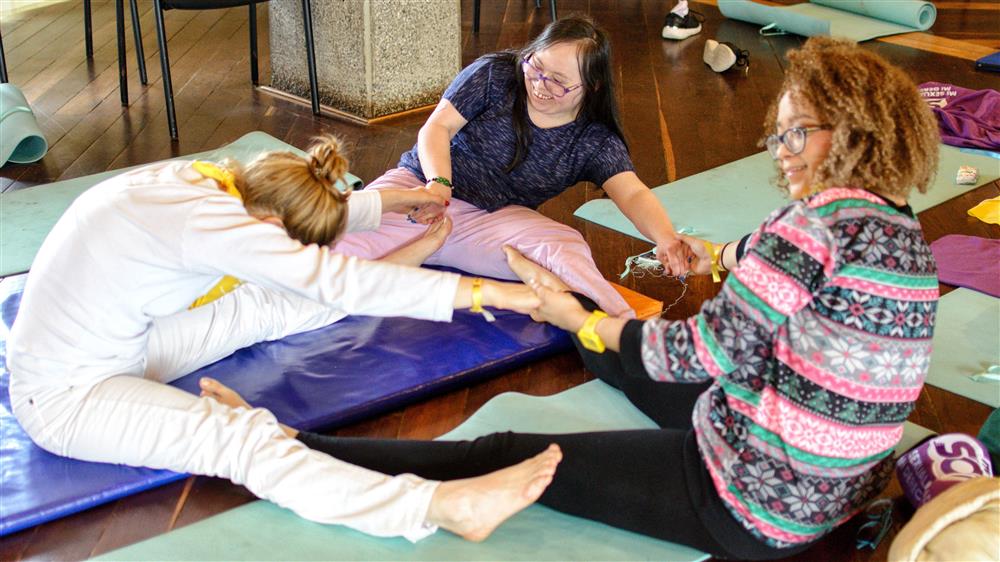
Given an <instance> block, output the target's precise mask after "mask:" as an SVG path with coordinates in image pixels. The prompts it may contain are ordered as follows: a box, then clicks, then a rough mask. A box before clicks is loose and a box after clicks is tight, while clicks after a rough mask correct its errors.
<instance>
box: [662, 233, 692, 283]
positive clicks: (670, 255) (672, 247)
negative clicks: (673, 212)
mask: <svg viewBox="0 0 1000 562" xmlns="http://www.w3.org/2000/svg"><path fill="white" fill-rule="evenodd" d="M689 257H692V256H691V254H690V252H689V250H688V246H687V245H686V244H685V243H684V242H682V241H681V240H680V238H679V237H678V236H674V237H671V238H668V239H666V240H658V241H657V243H656V259H658V260H660V263H662V264H663V269H664V271H665V272H666V273H667V275H685V274H686V273H687V272H688V258H689Z"/></svg>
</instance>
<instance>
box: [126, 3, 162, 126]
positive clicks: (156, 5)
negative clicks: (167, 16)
mask: <svg viewBox="0 0 1000 562" xmlns="http://www.w3.org/2000/svg"><path fill="white" fill-rule="evenodd" d="M118 2H119V3H120V2H121V0H118ZM153 12H154V15H155V16H156V41H157V42H158V43H159V46H160V72H161V74H162V75H163V99H164V101H165V102H166V103H167V125H168V126H169V128H170V138H171V139H173V140H177V114H176V113H174V86H173V84H172V83H171V82H170V57H169V56H168V55H167V31H166V29H164V27H163V5H162V4H161V3H160V0H153Z"/></svg>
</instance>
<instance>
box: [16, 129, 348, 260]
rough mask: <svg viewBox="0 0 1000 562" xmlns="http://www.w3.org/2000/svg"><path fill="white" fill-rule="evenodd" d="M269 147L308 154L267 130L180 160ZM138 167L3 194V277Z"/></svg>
mask: <svg viewBox="0 0 1000 562" xmlns="http://www.w3.org/2000/svg"><path fill="white" fill-rule="evenodd" d="M269 150H291V151H293V152H296V153H299V154H304V153H303V152H302V151H301V150H299V149H297V148H295V147H294V146H292V145H290V144H285V143H284V142H282V141H280V140H278V139H276V138H274V137H272V136H271V135H268V134H267V133H261V132H259V131H255V132H252V133H247V134H246V135H243V136H242V137H240V138H239V139H237V140H235V141H233V142H231V143H229V144H227V145H225V146H222V147H219V148H217V149H215V150H209V151H207V152H199V153H197V154H191V155H188V156H182V157H180V158H178V159H190V160H194V159H201V160H211V161H216V160H221V159H222V158H227V157H228V158H233V159H235V160H238V161H240V162H249V161H250V160H252V159H253V158H254V157H256V156H257V155H258V154H260V153H261V152H266V151H269ZM138 167H139V166H133V167H132V168H127V169H125V170H112V171H110V172H103V173H100V174H94V175H91V176H84V177H81V178H75V179H71V180H66V181H60V182H56V183H51V184H45V185H36V186H34V187H30V188H27V189H20V190H17V191H13V192H10V193H4V194H0V277H6V276H8V275H13V274H15V273H23V272H25V271H28V269H30V268H31V262H32V261H33V260H34V259H35V254H37V253H38V248H40V247H41V245H42V241H44V240H45V237H46V236H48V234H49V231H50V230H52V227H53V226H55V224H56V221H57V220H59V217H61V216H62V214H63V213H64V212H65V211H66V209H67V208H69V206H70V204H71V203H72V202H73V200H74V199H76V198H77V197H78V196H79V195H80V194H81V193H83V192H84V191H86V190H88V189H90V188H91V187H93V186H95V185H97V184H98V183H100V182H101V181H103V180H106V179H108V178H110V177H112V176H115V175H117V174H120V173H122V172H125V171H127V170H131V169H134V168H138ZM345 179H346V180H347V182H348V183H350V184H351V185H352V187H354V188H355V189H360V188H361V186H362V182H361V179H359V178H358V177H356V176H353V175H351V174H348V175H347V177H346V178H345ZM341 187H343V186H341Z"/></svg>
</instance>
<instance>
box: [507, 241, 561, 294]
mask: <svg viewBox="0 0 1000 562" xmlns="http://www.w3.org/2000/svg"><path fill="white" fill-rule="evenodd" d="M503 253H505V254H507V266H508V267H510V269H511V271H513V272H514V275H517V276H518V278H520V279H521V282H522V283H524V284H525V285H532V284H534V283H537V284H539V285H541V286H543V287H547V288H549V289H552V290H553V291H569V290H570V288H569V286H568V285H566V284H565V283H563V282H562V279H559V278H558V277H556V274H555V273H552V272H551V271H549V270H547V269H545V268H544V267H542V266H540V265H538V264H537V263H535V262H533V261H531V260H529V259H528V258H526V257H524V255H523V254H522V253H521V252H519V251H517V250H516V249H514V248H513V247H512V246H506V245H505V246H504V247H503Z"/></svg>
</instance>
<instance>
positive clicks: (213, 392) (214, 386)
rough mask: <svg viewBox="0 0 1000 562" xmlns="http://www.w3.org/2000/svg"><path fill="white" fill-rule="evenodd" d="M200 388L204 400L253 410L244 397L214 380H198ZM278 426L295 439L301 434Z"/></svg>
mask: <svg viewBox="0 0 1000 562" xmlns="http://www.w3.org/2000/svg"><path fill="white" fill-rule="evenodd" d="M198 386H200V387H201V395H202V397H204V398H212V399H214V400H215V401H216V402H218V403H220V404H223V405H225V406H229V407H230V408H246V409H247V410H252V409H253V406H251V405H250V403H249V402H247V401H246V400H244V399H243V397H242V396H240V393H239V392H236V391H235V390H233V389H231V388H229V387H228V386H226V385H224V384H222V383H221V382H219V381H217V380H215V379H213V378H209V377H201V378H200V379H198ZM278 425H279V426H281V429H282V431H284V432H285V435H287V436H289V437H292V438H295V437H296V436H298V434H299V430H297V429H295V428H293V427H289V426H287V425H285V424H283V423H279V424H278Z"/></svg>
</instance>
